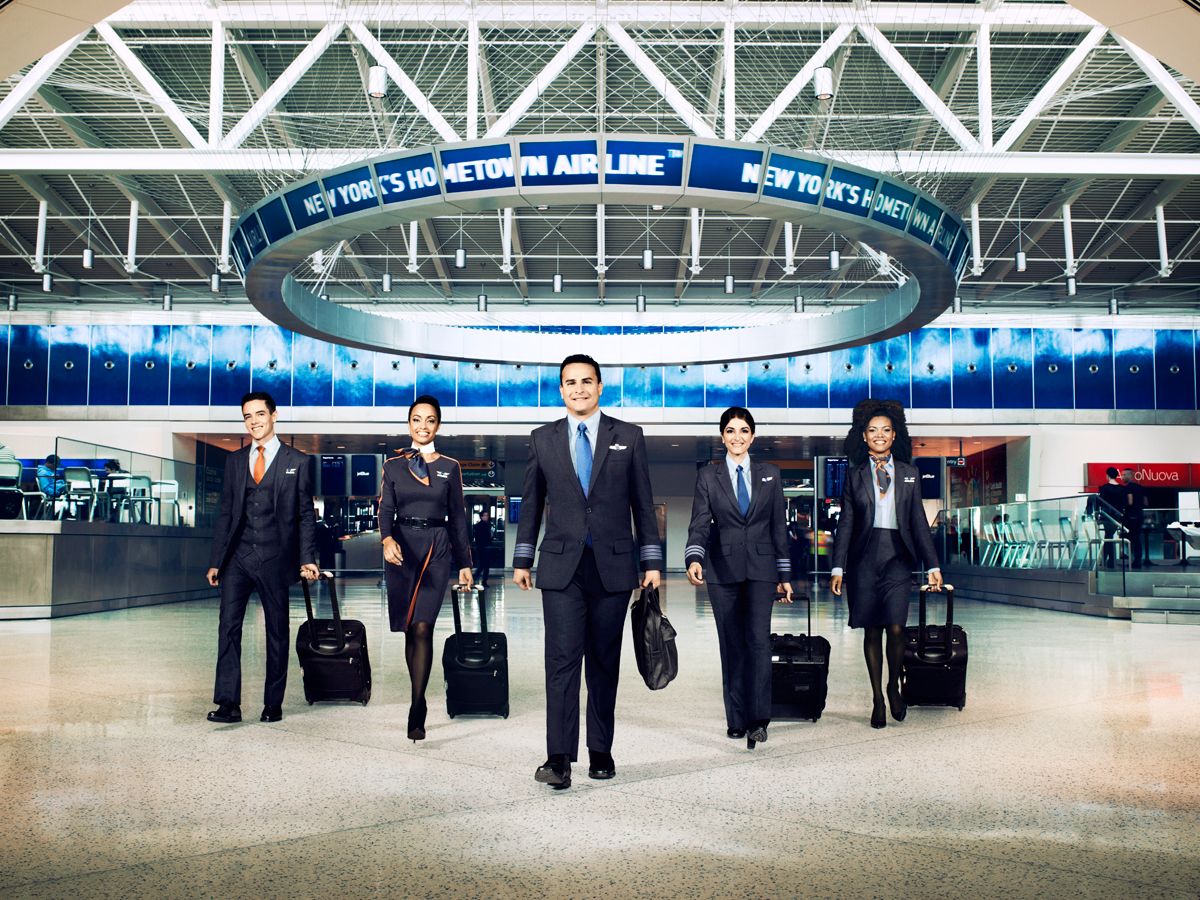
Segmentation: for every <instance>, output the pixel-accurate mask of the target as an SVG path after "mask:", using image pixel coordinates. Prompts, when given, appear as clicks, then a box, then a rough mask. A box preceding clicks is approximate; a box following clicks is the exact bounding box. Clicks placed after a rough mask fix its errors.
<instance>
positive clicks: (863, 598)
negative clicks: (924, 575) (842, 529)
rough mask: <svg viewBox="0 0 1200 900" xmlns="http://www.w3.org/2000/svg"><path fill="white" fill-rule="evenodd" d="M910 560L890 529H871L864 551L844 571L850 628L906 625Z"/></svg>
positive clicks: (901, 541) (910, 582)
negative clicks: (851, 565) (855, 563)
mask: <svg viewBox="0 0 1200 900" xmlns="http://www.w3.org/2000/svg"><path fill="white" fill-rule="evenodd" d="M912 569H913V559H912V557H911V556H909V554H908V548H907V547H905V546H904V541H903V540H901V538H900V532H899V531H896V530H895V529H893V528H872V529H871V537H870V538H869V539H868V542H867V549H866V552H865V553H863V555H862V558H861V559H860V560H859V563H858V565H857V566H856V567H854V568H852V569H847V571H846V574H845V581H846V605H847V606H848V607H849V608H850V627H851V628H883V627H885V626H887V625H905V624H907V623H908V601H909V598H910V597H911V596H912V590H913V576H912Z"/></svg>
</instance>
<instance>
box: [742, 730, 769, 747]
mask: <svg viewBox="0 0 1200 900" xmlns="http://www.w3.org/2000/svg"><path fill="white" fill-rule="evenodd" d="M766 740H767V726H766V725H755V726H754V727H753V728H751V729H750V731H749V732H747V734H746V749H747V750H753V749H754V745H755V744H757V743H759V742H762V743H766Z"/></svg>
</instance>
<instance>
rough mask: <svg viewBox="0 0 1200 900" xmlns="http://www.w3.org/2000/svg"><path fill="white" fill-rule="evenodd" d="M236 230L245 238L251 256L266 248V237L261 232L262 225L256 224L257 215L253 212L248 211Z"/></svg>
mask: <svg viewBox="0 0 1200 900" xmlns="http://www.w3.org/2000/svg"><path fill="white" fill-rule="evenodd" d="M238 230H239V231H240V232H241V233H242V237H244V238H245V239H246V246H247V247H249V248H250V256H251V258H253V257H255V256H258V254H260V253H262V252H263V251H264V250H266V249H267V237H266V235H264V234H263V230H262V226H261V225H259V224H258V216H256V215H255V214H254V213H250V215H248V216H247V217H246V218H245V220H244V221H243V222H242V224H241V227H240V228H238Z"/></svg>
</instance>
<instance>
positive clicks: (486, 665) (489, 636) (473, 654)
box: [442, 584, 508, 719]
mask: <svg viewBox="0 0 1200 900" xmlns="http://www.w3.org/2000/svg"><path fill="white" fill-rule="evenodd" d="M463 589H464V588H463V587H462V586H461V585H457V584H456V585H453V586H452V587H451V588H450V602H451V604H452V605H453V608H454V634H452V635H450V636H449V637H448V638H446V646H445V647H444V648H443V649H442V671H443V672H444V674H445V678H446V713H447V714H448V715H449V716H450V718H452V719H453V718H454V717H455V716H462V715H483V716H503V717H504V718H506V719H507V718H508V638H507V637H506V636H505V635H503V634H501V633H500V632H498V631H488V627H487V606H486V604H485V603H484V600H483V589H482V588H479V587H476V588H473V590H475V591H478V592H479V627H480V631H479V632H467V631H463V630H462V614H461V613H460V611H459V608H458V595H459V592H460V591H461V590H463Z"/></svg>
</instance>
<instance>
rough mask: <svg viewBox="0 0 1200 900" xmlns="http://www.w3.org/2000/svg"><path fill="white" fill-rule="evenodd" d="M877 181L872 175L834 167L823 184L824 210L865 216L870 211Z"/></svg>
mask: <svg viewBox="0 0 1200 900" xmlns="http://www.w3.org/2000/svg"><path fill="white" fill-rule="evenodd" d="M878 181H879V179H878V178H876V177H875V176H874V175H862V174H860V173H858V172H850V171H847V170H846V169H839V168H837V167H836V166H835V167H834V169H833V171H832V172H830V173H829V181H828V182H826V184H825V208H826V209H836V210H837V211H838V212H844V213H850V214H851V215H852V216H865V215H866V214H867V213H868V212H870V211H871V202H872V201H873V200H874V199H875V184H876V182H878Z"/></svg>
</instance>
